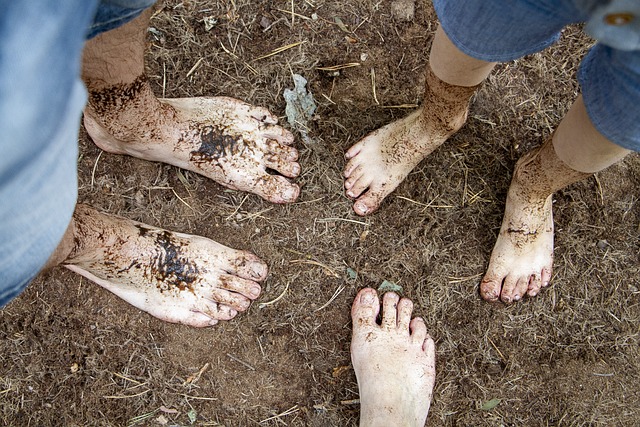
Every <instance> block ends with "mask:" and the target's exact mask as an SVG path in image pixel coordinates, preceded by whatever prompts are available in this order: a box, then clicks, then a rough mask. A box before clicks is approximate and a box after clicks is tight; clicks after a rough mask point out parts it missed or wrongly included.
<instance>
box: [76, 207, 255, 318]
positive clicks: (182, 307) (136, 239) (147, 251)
mask: <svg viewBox="0 0 640 427" xmlns="http://www.w3.org/2000/svg"><path fill="white" fill-rule="evenodd" d="M73 223H74V226H75V237H74V238H75V242H76V244H75V248H74V250H73V252H72V253H71V255H70V256H69V258H67V260H66V261H65V262H64V265H65V266H66V267H67V268H69V269H70V270H72V271H75V272H76V273H79V274H81V275H83V276H85V277H86V278H88V279H89V280H91V281H93V282H95V283H97V284H99V285H100V286H102V287H104V288H106V289H108V290H109V291H111V292H113V293H114V294H116V295H118V296H119V297H120V298H122V299H124V300H125V301H127V302H128V303H130V304H132V305H134V306H135V307H137V308H139V309H141V310H143V311H146V312H147V313H149V314H151V315H152V316H155V317H157V318H159V319H161V320H165V321H168V322H174V323H182V324H185V325H190V326H198V327H202V326H212V325H215V324H216V323H218V321H219V320H229V319H232V318H233V317H234V316H236V314H237V313H238V312H239V311H244V310H246V309H247V308H248V307H249V304H250V303H251V300H253V299H256V298H257V297H258V296H259V295H260V285H259V284H258V282H259V281H262V280H264V279H265V278H266V276H267V266H266V265H265V264H264V263H263V262H262V261H261V260H260V259H259V258H258V257H256V256H255V255H253V254H251V253H249V252H244V251H236V250H233V249H230V248H228V247H226V246H222V245H220V244H218V243H216V242H214V241H212V240H209V239H207V238H204V237H199V236H190V235H186V234H182V233H174V232H171V231H166V230H162V229H159V228H155V227H151V226H148V225H144V224H141V223H138V222H135V221H130V220H128V219H125V218H120V217H116V216H110V215H105V214H102V213H99V212H97V211H96V210H94V209H92V208H90V207H88V206H85V205H78V206H77V207H76V212H75V213H74V221H73Z"/></svg>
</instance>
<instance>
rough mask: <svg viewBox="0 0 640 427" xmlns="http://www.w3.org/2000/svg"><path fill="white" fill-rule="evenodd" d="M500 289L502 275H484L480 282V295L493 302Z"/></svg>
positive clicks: (497, 296) (496, 298) (496, 299)
mask: <svg viewBox="0 0 640 427" xmlns="http://www.w3.org/2000/svg"><path fill="white" fill-rule="evenodd" d="M501 291H502V277H500V278H497V277H495V276H489V275H487V276H484V278H483V279H482V282H480V296H481V297H482V298H483V299H484V300H486V301H491V302H495V301H498V298H499V297H500V292H501Z"/></svg>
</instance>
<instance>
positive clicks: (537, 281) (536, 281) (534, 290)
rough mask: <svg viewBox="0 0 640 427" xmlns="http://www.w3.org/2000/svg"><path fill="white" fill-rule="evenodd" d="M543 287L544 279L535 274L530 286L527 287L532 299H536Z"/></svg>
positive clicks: (530, 280)
mask: <svg viewBox="0 0 640 427" xmlns="http://www.w3.org/2000/svg"><path fill="white" fill-rule="evenodd" d="M541 287H542V279H541V276H539V275H537V274H534V275H532V276H531V278H530V279H529V286H528V287H527V295H529V296H530V297H535V296H536V295H538V292H540V288H541Z"/></svg>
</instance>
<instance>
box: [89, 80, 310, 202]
mask: <svg viewBox="0 0 640 427" xmlns="http://www.w3.org/2000/svg"><path fill="white" fill-rule="evenodd" d="M277 123H278V120H277V118H276V117H275V116H273V115H272V114H271V113H270V112H269V111H267V110H266V109H264V108H259V107H253V106H251V105H249V104H246V103H244V102H242V101H239V100H236V99H233V98H227V97H202V98H180V99H158V98H156V97H155V95H154V94H153V91H152V90H151V87H150V86H149V84H148V82H147V81H146V80H145V79H144V77H140V78H139V79H138V80H136V81H135V82H134V83H132V84H128V85H124V84H123V85H116V86H112V87H109V88H108V89H102V90H95V91H90V94H89V104H88V106H87V108H86V109H85V114H84V125H85V128H86V129H87V132H88V134H89V135H90V136H91V138H92V139H93V141H94V142H95V143H96V145H98V146H99V147H100V148H102V149H103V150H105V151H108V152H111V153H118V154H129V155H131V156H134V157H138V158H141V159H145V160H152V161H158V162H164V163H169V164H171V165H174V166H178V167H180V168H183V169H187V170H190V171H193V172H196V173H199V174H202V175H204V176H206V177H208V178H211V179H213V180H214V181H216V182H218V183H220V184H222V185H224V186H225V187H228V188H232V189H234V190H242V191H248V192H251V193H255V194H257V195H259V196H261V197H263V198H264V199H266V200H269V201H271V202H274V203H288V202H293V201H294V200H295V199H296V198H297V197H298V195H299V193H300V189H299V187H298V186H297V185H296V184H293V183H291V182H289V181H288V180H287V179H286V178H285V177H289V178H294V177H296V176H298V174H299V173H300V165H299V164H298V163H297V162H296V160H297V159H298V152H297V150H296V149H295V148H293V147H290V146H289V145H290V144H291V143H293V135H292V134H291V133H290V132H288V131H287V130H285V129H284V128H282V127H280V126H278V125H277ZM270 172H271V173H270ZM276 172H277V173H279V174H281V175H278V174H276Z"/></svg>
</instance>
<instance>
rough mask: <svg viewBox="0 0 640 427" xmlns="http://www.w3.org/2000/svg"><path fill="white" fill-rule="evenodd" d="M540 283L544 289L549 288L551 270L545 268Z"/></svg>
mask: <svg viewBox="0 0 640 427" xmlns="http://www.w3.org/2000/svg"><path fill="white" fill-rule="evenodd" d="M540 281H541V282H542V287H543V288H546V287H547V286H549V282H551V268H547V267H545V268H543V269H542V274H541V276H540Z"/></svg>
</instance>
